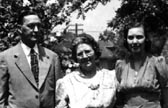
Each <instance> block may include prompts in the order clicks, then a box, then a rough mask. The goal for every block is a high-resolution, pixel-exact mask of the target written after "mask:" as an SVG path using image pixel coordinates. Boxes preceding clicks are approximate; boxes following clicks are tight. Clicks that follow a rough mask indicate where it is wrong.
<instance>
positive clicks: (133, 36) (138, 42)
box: [127, 26, 145, 53]
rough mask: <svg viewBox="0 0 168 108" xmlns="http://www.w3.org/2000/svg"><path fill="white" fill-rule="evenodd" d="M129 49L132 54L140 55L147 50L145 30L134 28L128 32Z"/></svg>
mask: <svg viewBox="0 0 168 108" xmlns="http://www.w3.org/2000/svg"><path fill="white" fill-rule="evenodd" d="M127 43H128V48H129V49H130V51H131V52H132V53H140V52H142V51H144V50H145V35H144V28H143V27H142V26H140V27H133V28H130V29H129V30H128V36H127Z"/></svg>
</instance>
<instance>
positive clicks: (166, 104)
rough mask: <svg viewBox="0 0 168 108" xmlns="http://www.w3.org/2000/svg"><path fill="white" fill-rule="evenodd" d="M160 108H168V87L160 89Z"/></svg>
mask: <svg viewBox="0 0 168 108" xmlns="http://www.w3.org/2000/svg"><path fill="white" fill-rule="evenodd" d="M162 106H163V108H168V87H166V88H163V89H162Z"/></svg>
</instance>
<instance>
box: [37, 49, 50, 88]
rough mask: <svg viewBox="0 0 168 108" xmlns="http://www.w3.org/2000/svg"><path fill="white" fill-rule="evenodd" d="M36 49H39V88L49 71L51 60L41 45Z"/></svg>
mask: <svg viewBox="0 0 168 108" xmlns="http://www.w3.org/2000/svg"><path fill="white" fill-rule="evenodd" d="M38 49H39V88H41V86H42V84H43V83H44V81H45V79H46V77H47V74H48V72H49V67H50V64H51V60H50V57H49V56H48V55H47V54H46V51H45V49H44V48H43V47H41V46H39V47H38Z"/></svg>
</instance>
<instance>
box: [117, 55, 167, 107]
mask: <svg viewBox="0 0 168 108" xmlns="http://www.w3.org/2000/svg"><path fill="white" fill-rule="evenodd" d="M130 60H131V59H126V60H118V61H117V64H116V74H117V75H116V76H117V79H118V81H119V82H120V88H119V90H118V91H119V92H118V99H117V100H118V101H117V103H116V107H117V108H161V89H162V88H164V87H168V81H167V79H168V78H167V76H168V75H167V74H168V71H167V70H168V69H167V66H166V63H165V59H164V58H163V57H161V56H160V57H154V56H147V57H146V59H145V61H144V63H143V65H142V66H141V68H140V70H139V71H135V70H134V69H133V68H132V67H131V64H130Z"/></svg>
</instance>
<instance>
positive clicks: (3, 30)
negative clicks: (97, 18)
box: [0, 0, 110, 46]
mask: <svg viewBox="0 0 168 108" xmlns="http://www.w3.org/2000/svg"><path fill="white" fill-rule="evenodd" d="M109 1H110V0H0V39H2V40H3V41H5V42H6V43H7V44H8V45H9V46H11V45H14V44H16V42H15V41H18V40H19V38H18V37H17V36H18V35H19V31H20V29H19V25H18V23H17V21H18V16H19V14H20V12H21V11H22V10H23V9H27V8H33V9H34V10H36V11H37V12H38V13H39V15H40V17H41V19H42V22H43V24H44V26H43V29H44V30H43V31H44V35H45V36H47V35H48V34H49V33H50V31H51V29H52V28H53V27H54V26H56V25H58V24H62V23H69V22H70V15H71V13H72V12H74V11H78V16H82V17H83V18H84V17H85V13H86V12H88V11H89V10H92V9H95V8H96V6H97V5H98V4H99V3H102V4H104V5H105V4H106V3H107V2H109Z"/></svg>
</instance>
